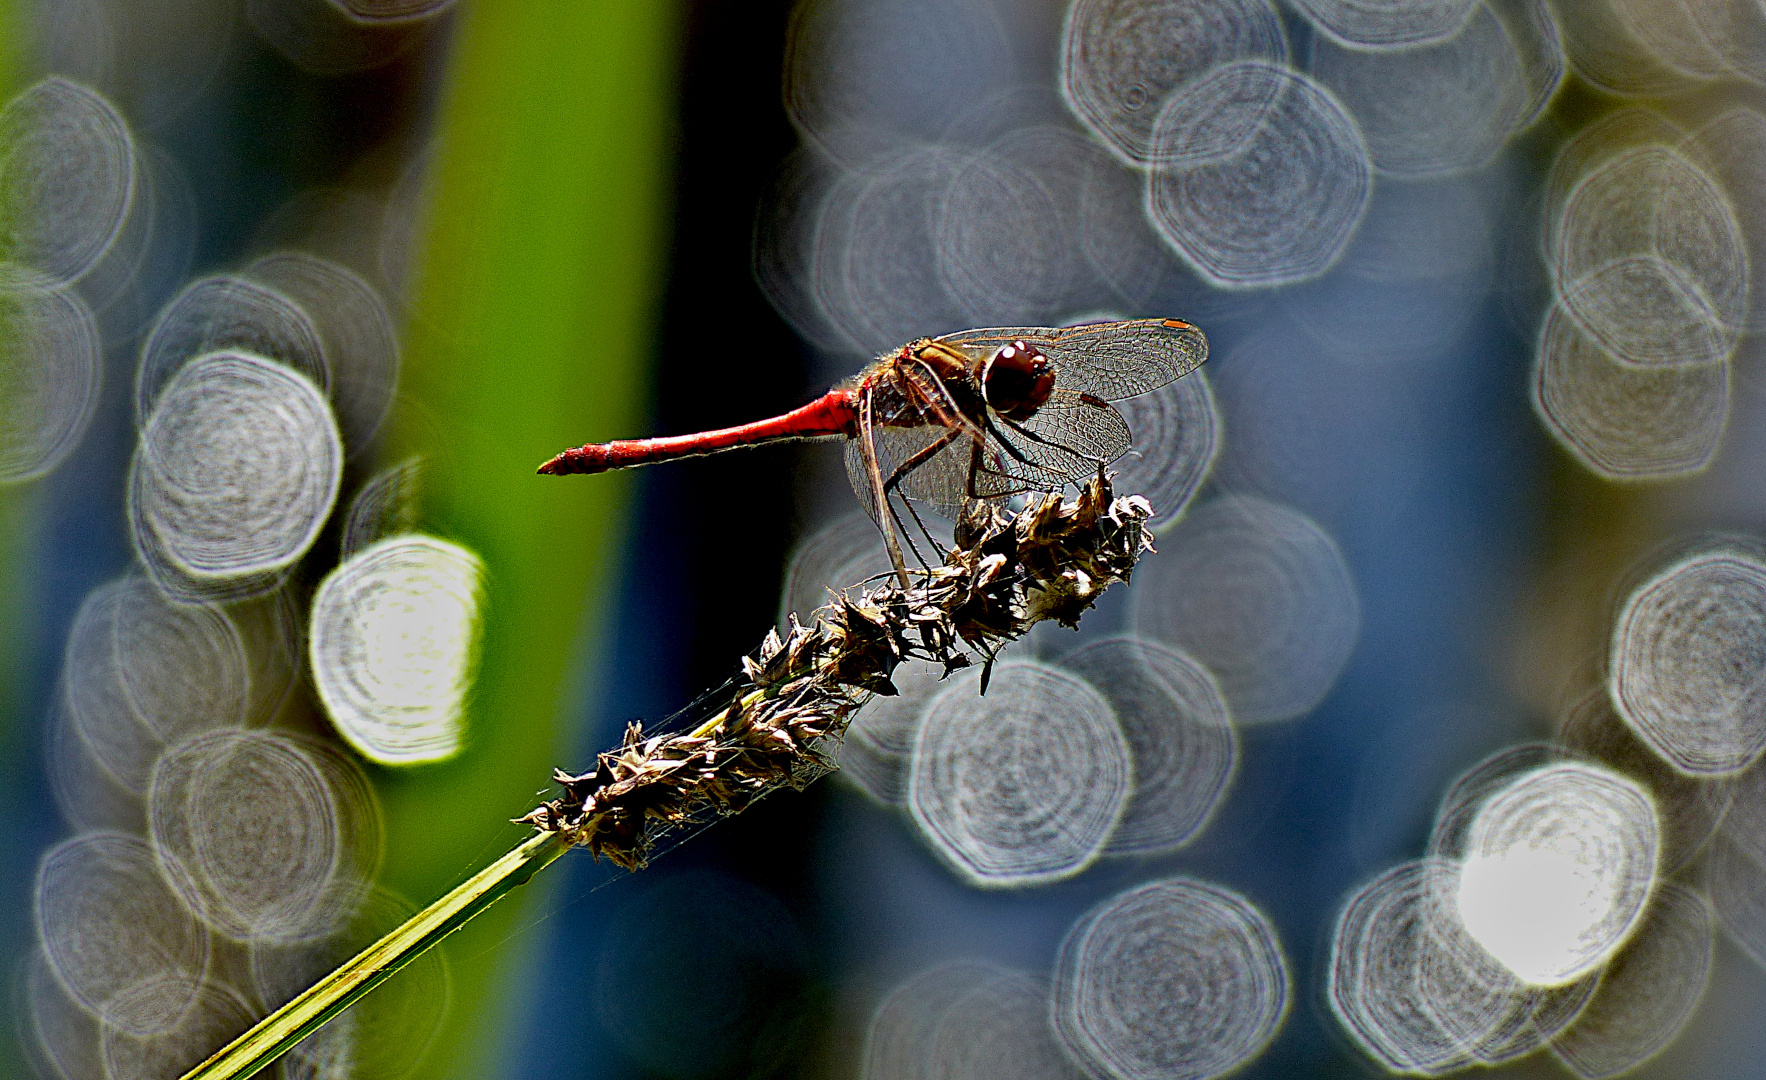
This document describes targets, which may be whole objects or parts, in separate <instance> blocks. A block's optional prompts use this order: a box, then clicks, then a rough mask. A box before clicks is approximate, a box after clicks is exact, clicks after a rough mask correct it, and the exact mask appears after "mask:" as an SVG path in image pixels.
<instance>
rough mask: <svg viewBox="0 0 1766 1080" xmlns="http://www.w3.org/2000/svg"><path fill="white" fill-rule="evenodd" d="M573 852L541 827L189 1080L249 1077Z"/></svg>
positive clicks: (224, 1049)
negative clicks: (395, 973)
mask: <svg viewBox="0 0 1766 1080" xmlns="http://www.w3.org/2000/svg"><path fill="white" fill-rule="evenodd" d="M568 850H570V844H569V843H568V842H567V841H566V840H565V839H564V838H563V837H562V836H560V835H559V834H557V833H546V832H540V833H535V834H534V835H533V836H530V837H528V838H527V839H526V840H524V841H522V842H521V844H520V845H519V846H517V847H516V848H515V849H514V850H513V851H511V852H509V853H508V854H507V855H504V856H503V857H502V858H500V859H498V860H497V861H496V862H494V863H492V864H490V865H489V866H487V867H485V868H484V869H483V870H480V871H479V872H478V873H476V874H474V875H472V877H471V878H470V879H468V880H467V881H466V882H465V883H464V884H462V885H460V886H459V887H458V888H456V889H455V890H454V891H453V892H450V893H448V894H447V895H446V896H444V897H442V898H441V899H440V900H437V901H436V902H435V903H433V904H431V905H429V906H428V907H426V908H424V909H423V910H422V911H419V912H418V913H417V914H415V915H413V916H411V917H410V918H409V919H407V920H405V922H404V924H403V925H401V926H399V927H398V928H397V929H395V930H393V931H392V932H391V933H389V934H387V935H386V936H385V937H383V938H381V939H380V940H379V941H376V942H375V943H374V944H372V945H370V946H368V947H367V948H366V949H363V950H362V951H361V952H359V953H357V954H356V955H355V956H354V957H353V958H351V959H350V960H349V961H348V962H346V963H345V964H343V966H341V967H339V968H338V969H337V970H336V971H333V972H332V973H331V974H329V975H327V976H325V977H324V978H323V979H320V980H319V981H318V982H316V983H314V984H313V985H312V986H311V987H309V988H307V990H306V991H304V992H303V993H301V994H300V996H298V997H296V998H295V999H294V1000H292V1001H290V1002H289V1003H288V1004H286V1005H284V1006H282V1007H281V1008H280V1009H277V1010H276V1011H275V1012H273V1013H271V1014H270V1015H269V1016H266V1017H264V1018H263V1019H262V1020H260V1021H258V1022H257V1023H256V1024H254V1025H253V1026H252V1027H251V1029H250V1030H248V1031H247V1032H245V1034H243V1035H241V1036H239V1037H238V1038H237V1039H234V1040H233V1041H232V1042H230V1043H228V1044H227V1045H226V1046H223V1047H222V1048H221V1049H220V1050H217V1051H216V1052H215V1053H214V1054H213V1055H212V1056H211V1057H209V1059H208V1060H206V1061H204V1062H203V1063H202V1064H200V1065H198V1066H196V1068H194V1069H191V1070H190V1071H189V1072H187V1073H185V1074H184V1077H183V1080H234V1078H237V1077H247V1076H251V1075H252V1074H253V1073H255V1072H257V1071H258V1070H259V1069H261V1068H263V1067H264V1066H266V1065H268V1064H269V1063H270V1062H272V1061H274V1060H275V1059H276V1058H277V1057H278V1056H279V1055H281V1054H282V1053H284V1052H285V1051H287V1050H289V1049H291V1048H292V1047H293V1046H294V1045H295V1044H296V1043H298V1042H300V1041H301V1040H302V1039H304V1038H306V1037H307V1036H308V1035H311V1034H312V1033H313V1032H315V1031H317V1030H319V1028H320V1027H322V1026H324V1025H325V1023H326V1022H327V1021H329V1020H330V1019H331V1018H332V1017H334V1016H336V1015H337V1014H338V1013H341V1012H343V1011H344V1010H345V1009H347V1008H349V1007H350V1006H351V1005H352V1004H354V1003H355V1001H356V999H357V998H360V997H361V996H362V995H364V994H366V993H368V991H370V990H372V989H374V988H375V987H376V986H379V985H380V984H381V983H382V982H383V981H385V980H386V979H388V978H390V977H391V976H392V975H393V973H394V972H396V971H398V970H399V969H400V968H402V967H404V966H405V965H406V964H408V963H410V962H411V961H413V960H415V959H417V957H419V956H421V955H423V953H424V952H426V951H428V950H429V949H430V948H431V947H433V946H434V945H436V944H438V943H439V942H440V941H441V940H442V939H443V938H445V937H447V936H448V935H449V934H451V933H453V932H454V931H455V930H458V929H459V928H460V927H462V926H464V925H466V924H467V923H468V922H470V921H471V920H472V919H473V917H475V916H476V915H478V914H479V913H480V912H482V911H484V910H485V909H486V908H489V907H490V906H491V905H492V904H494V903H496V902H497V901H498V900H501V899H502V898H503V897H504V896H506V895H508V894H509V893H510V892H512V891H513V890H515V889H516V888H518V887H520V886H522V885H525V884H527V882H528V880H529V879H530V878H532V877H533V876H534V875H535V874H536V873H538V872H539V871H541V870H543V869H545V868H546V867H547V866H549V865H550V864H551V863H552V862H553V860H555V859H557V858H558V856H560V855H562V854H564V853H565V852H566V851H568Z"/></svg>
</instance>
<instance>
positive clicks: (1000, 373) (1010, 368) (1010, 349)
mask: <svg viewBox="0 0 1766 1080" xmlns="http://www.w3.org/2000/svg"><path fill="white" fill-rule="evenodd" d="M981 392H982V394H983V395H985V396H986V398H987V404H988V405H990V406H992V407H993V410H994V411H995V412H997V413H999V414H1000V415H1001V416H1003V417H1005V418H1006V419H1008V420H1028V419H1030V417H1031V416H1032V415H1033V414H1034V413H1035V412H1036V410H1038V409H1040V408H1042V407H1043V405H1044V404H1045V403H1046V402H1047V401H1048V400H1049V395H1051V394H1053V393H1054V392H1055V369H1054V366H1053V365H1052V364H1050V363H1049V358H1048V357H1046V356H1044V355H1043V354H1042V351H1041V350H1040V349H1038V348H1037V347H1036V346H1034V345H1031V344H1028V343H1027V342H1023V341H1014V342H1012V343H1011V344H1010V345H1003V346H1001V347H1000V349H999V351H998V352H996V353H994V354H993V355H992V356H991V357H989V358H988V360H987V363H985V364H983V365H982V367H981Z"/></svg>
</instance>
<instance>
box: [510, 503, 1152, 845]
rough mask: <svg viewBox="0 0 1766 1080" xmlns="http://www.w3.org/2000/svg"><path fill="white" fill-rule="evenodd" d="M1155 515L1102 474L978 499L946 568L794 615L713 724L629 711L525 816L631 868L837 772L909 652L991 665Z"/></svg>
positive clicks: (1113, 577) (1095, 586) (947, 664)
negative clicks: (626, 720) (839, 752)
mask: <svg viewBox="0 0 1766 1080" xmlns="http://www.w3.org/2000/svg"><path fill="white" fill-rule="evenodd" d="M1151 516H1152V507H1151V506H1149V505H1148V504H1147V501H1146V500H1145V499H1143V498H1141V497H1140V496H1138V495H1130V496H1126V497H1124V498H1119V499H1118V498H1113V497H1112V495H1111V491H1110V482H1109V479H1108V478H1107V477H1106V476H1105V475H1104V474H1103V473H1101V472H1100V473H1099V474H1098V475H1097V476H1096V477H1094V478H1093V479H1091V480H1090V481H1088V482H1087V483H1086V484H1085V485H1084V486H1083V487H1081V488H1080V491H1079V495H1078V497H1077V498H1075V499H1073V500H1070V501H1069V500H1063V499H1062V498H1061V496H1060V495H1059V494H1049V495H1042V496H1032V497H1031V499H1030V500H1029V502H1028V503H1027V505H1026V506H1025V507H1024V509H1022V510H1020V511H1019V512H1018V513H1016V514H1008V513H1005V512H1004V511H1002V510H1000V509H999V508H998V507H996V506H994V505H992V504H986V503H972V504H971V505H970V506H969V507H968V508H967V510H966V511H965V512H964V514H963V517H962V520H961V521H959V522H958V523H957V530H956V537H955V541H954V543H953V546H952V547H951V550H950V551H949V552H948V553H947V555H946V558H945V561H944V564H943V565H942V566H937V567H933V568H931V569H929V570H920V571H914V572H912V573H910V575H909V576H910V579H911V582H910V584H909V585H907V586H905V587H904V586H902V585H901V584H900V583H899V582H898V581H897V579H895V578H894V577H891V578H889V579H888V581H887V583H885V584H882V585H879V586H878V587H877V588H875V589H872V590H869V591H866V592H865V593H863V595H861V596H860V597H859V598H858V599H856V600H853V599H849V598H847V597H844V596H842V597H838V598H836V599H835V600H834V601H833V602H832V603H830V604H828V605H827V606H826V607H822V608H819V609H817V610H816V612H815V613H814V617H813V618H812V620H811V624H810V625H809V626H804V625H801V624H799V623H798V621H797V618H796V616H795V615H793V616H792V618H791V621H790V627H789V629H788V630H787V632H786V634H785V636H784V637H780V636H779V634H778V632H777V631H768V633H767V636H766V640H764V641H763V642H761V645H760V648H759V649H758V650H757V651H756V652H755V653H754V654H753V655H751V656H746V657H743V658H742V663H741V674H740V675H739V676H738V677H737V678H736V679H735V681H734V684H733V686H732V687H731V689H730V692H729V696H728V698H727V699H726V704H724V706H723V707H722V708H721V709H719V710H717V711H716V712H714V713H713V714H712V715H711V716H710V718H709V719H708V720H707V721H706V722H705V723H703V724H701V725H700V726H699V727H698V728H696V729H695V730H694V731H692V732H691V733H686V734H672V735H652V736H648V737H646V736H645V734H644V731H643V729H642V727H641V726H640V725H638V724H631V725H629V726H628V727H627V728H626V733H625V740H624V742H623V743H622V744H621V745H620V747H619V748H618V749H617V750H612V751H608V752H606V753H603V754H601V755H600V756H599V757H598V758H597V760H596V763H595V768H594V770H593V771H591V772H587V773H583V774H582V775H580V776H573V775H571V774H569V773H566V772H562V771H559V772H556V773H554V779H555V780H556V781H557V782H558V783H559V784H561V785H563V787H564V794H563V795H562V796H561V797H559V798H557V799H553V800H551V801H550V802H547V803H544V804H542V805H540V806H539V807H536V808H535V809H534V810H533V811H532V812H531V813H529V814H527V815H526V816H525V817H522V818H520V819H519V820H520V821H523V822H527V823H530V824H532V825H534V826H535V827H537V828H540V829H543V830H548V831H556V832H561V833H563V834H564V835H565V836H566V837H567V838H568V839H569V840H570V842H571V843H573V844H578V845H581V846H583V847H586V848H588V849H589V851H590V852H591V853H593V854H594V855H595V857H596V858H600V857H601V856H603V855H605V856H606V857H607V858H609V859H611V860H612V861H613V862H615V863H618V864H619V865H620V866H623V867H626V868H627V869H630V870H636V869H638V868H639V867H641V866H643V865H644V864H645V862H646V861H647V860H648V858H649V856H650V853H651V851H652V849H653V848H654V845H655V843H656V840H657V838H658V837H660V836H661V835H662V834H663V833H665V832H667V831H668V830H670V829H672V828H674V827H675V826H677V825H683V824H687V823H689V822H693V821H699V820H703V819H705V818H707V817H712V816H727V815H730V814H735V813H739V812H741V811H742V810H744V809H746V808H747V807H748V805H749V804H750V803H752V802H754V801H755V800H756V799H758V798H760V797H761V796H763V795H766V794H767V793H769V792H772V791H776V790H778V789H779V788H781V787H794V788H802V787H803V786H804V785H806V784H808V783H809V782H810V781H812V780H815V779H817V778H818V777H821V776H823V775H826V774H827V773H828V772H830V771H832V769H833V768H834V763H833V760H832V758H833V751H834V750H835V748H836V747H838V745H839V742H840V739H841V737H842V736H843V735H844V734H845V733H846V724H847V721H848V720H849V719H850V717H851V715H852V713H853V711H854V710H855V709H857V708H858V707H859V706H860V705H862V704H864V703H865V701H867V700H868V699H869V697H870V695H872V694H884V695H892V694H894V693H895V692H896V689H895V685H894V684H893V683H892V682H890V677H891V676H892V675H893V674H894V672H895V668H896V665H898V664H900V663H901V662H902V661H904V660H908V659H916V660H928V661H932V662H935V663H938V664H942V665H943V666H944V669H945V671H946V673H949V672H951V671H954V670H956V669H958V668H962V667H966V666H968V665H969V664H970V663H972V662H973V661H974V659H975V656H978V657H979V658H980V659H981V660H982V662H983V663H985V664H989V665H991V663H992V661H993V657H994V656H995V655H996V654H997V653H998V652H999V650H1000V648H1001V647H1003V646H1004V645H1005V644H1007V643H1008V642H1010V641H1013V640H1015V639H1016V638H1018V637H1020V636H1022V635H1023V634H1024V633H1025V632H1027V631H1028V630H1029V629H1030V628H1031V627H1032V626H1033V625H1035V624H1036V623H1038V622H1041V621H1042V620H1044V619H1053V620H1055V621H1056V622H1059V623H1060V624H1062V625H1063V626H1074V625H1077V623H1078V620H1079V617H1080V615H1081V614H1083V613H1084V612H1085V610H1086V609H1087V608H1089V607H1091V605H1092V604H1093V603H1094V602H1096V600H1097V598H1098V596H1099V595H1101V594H1102V593H1103V591H1104V590H1105V589H1107V588H1109V587H1110V586H1111V585H1112V584H1114V583H1115V582H1118V581H1127V580H1128V576H1129V574H1130V572H1131V571H1133V569H1134V565H1135V563H1136V561H1137V560H1139V558H1140V556H1141V554H1142V553H1143V552H1145V551H1148V550H1150V549H1151V548H1152V540H1151V538H1150V536H1149V535H1148V533H1147V531H1146V529H1145V528H1144V524H1145V522H1146V521H1147V519H1148V518H1149V517H1151ZM971 653H973V654H975V656H972V655H971ZM984 685H985V682H984Z"/></svg>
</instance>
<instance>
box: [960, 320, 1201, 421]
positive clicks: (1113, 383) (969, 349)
mask: <svg viewBox="0 0 1766 1080" xmlns="http://www.w3.org/2000/svg"><path fill="white" fill-rule="evenodd" d="M938 340H939V341H940V342H942V343H944V344H946V345H950V346H953V347H955V348H958V349H961V350H963V351H964V352H966V353H968V354H970V355H971V356H974V357H977V358H982V359H984V358H985V356H986V354H988V353H990V352H992V351H993V350H994V349H997V348H999V347H1000V346H1002V345H1009V344H1011V343H1012V342H1014V341H1025V342H1029V343H1030V344H1032V345H1035V346H1036V347H1037V348H1039V349H1041V350H1042V352H1043V355H1045V356H1047V357H1048V358H1049V361H1050V362H1051V363H1052V364H1054V366H1055V385H1056V386H1057V387H1058V388H1060V389H1062V390H1068V391H1071V392H1073V393H1074V394H1090V395H1092V396H1093V397H1097V398H1102V399H1103V400H1105V401H1121V400H1122V399H1123V398H1131V397H1135V396H1137V395H1140V394H1145V393H1147V392H1149V391H1152V390H1157V389H1159V388H1160V387H1161V386H1164V385H1166V384H1167V383H1170V382H1173V381H1175V380H1177V379H1181V378H1183V377H1184V376H1185V375H1188V374H1189V373H1190V372H1192V371H1194V370H1196V368H1198V367H1200V366H1201V364H1202V361H1204V360H1206V359H1208V338H1207V337H1206V336H1205V335H1204V334H1203V333H1202V331H1200V330H1198V329H1197V328H1196V327H1194V326H1191V325H1190V324H1189V323H1186V322H1182V321H1180V320H1178V319H1130V320H1128V321H1126V322H1107V323H1087V324H1086V325H1084V326H1069V327H1059V328H1050V327H1040V326H1019V327H995V328H991V329H985V330H964V331H963V332H962V333H959V334H947V335H946V336H944V337H941V338H939V339H938Z"/></svg>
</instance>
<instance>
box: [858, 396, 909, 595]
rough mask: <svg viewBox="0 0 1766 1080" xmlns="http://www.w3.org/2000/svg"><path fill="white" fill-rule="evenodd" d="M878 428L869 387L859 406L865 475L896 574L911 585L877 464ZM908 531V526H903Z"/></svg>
mask: <svg viewBox="0 0 1766 1080" xmlns="http://www.w3.org/2000/svg"><path fill="white" fill-rule="evenodd" d="M874 433H875V429H874V427H873V424H872V420H871V394H870V390H869V388H866V389H864V390H862V391H861V392H860V394H859V406H858V453H859V458H860V459H861V460H863V461H864V465H865V479H866V480H868V481H869V482H870V486H871V499H872V500H873V501H874V503H875V504H876V506H877V508H878V509H879V510H880V511H881V512H880V513H878V514H877V515H876V518H877V527H878V528H880V529H882V530H883V546H884V547H886V548H888V549H889V561H890V562H891V563H893V564H894V566H895V577H896V580H897V581H900V582H901V587H902V588H904V589H906V588H911V587H912V582H910V581H909V580H908V568H907V563H906V561H905V560H903V559H902V557H901V543H900V541H899V540H897V539H896V535H895V522H894V521H893V520H892V519H893V518H894V517H895V507H894V506H892V505H890V502H889V492H888V491H887V490H885V488H884V487H883V470H882V469H881V468H880V467H879V466H878V464H877V444H876V443H875V442H873V441H872V439H873V437H874ZM903 531H906V527H905V526H904V527H903Z"/></svg>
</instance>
